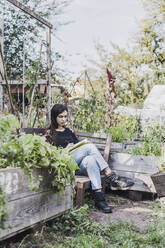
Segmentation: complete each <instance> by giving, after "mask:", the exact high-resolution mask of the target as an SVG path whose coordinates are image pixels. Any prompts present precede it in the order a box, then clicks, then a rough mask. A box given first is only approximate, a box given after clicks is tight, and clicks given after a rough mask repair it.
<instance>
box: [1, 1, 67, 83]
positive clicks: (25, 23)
mask: <svg viewBox="0 0 165 248" xmlns="http://www.w3.org/2000/svg"><path fill="white" fill-rule="evenodd" d="M69 2H70V1H68V0H56V1H54V0H50V1H49V2H48V1H47V0H42V1H41V0H37V1H36V0H20V3H22V4H24V5H25V6H27V7H29V8H30V9H32V10H33V11H34V12H36V13H37V14H39V15H40V16H41V17H44V18H46V19H49V18H50V19H51V21H53V20H54V18H51V17H52V16H53V17H55V16H56V18H55V22H54V23H52V24H53V30H52V31H53V32H54V31H55V30H57V29H58V28H59V27H61V25H64V24H63V23H62V22H60V24H59V22H58V21H57V19H58V15H59V14H61V13H62V11H63V9H64V8H65V7H66V6H67V5H68V4H69ZM0 15H1V16H2V17H1V18H2V19H3V20H4V56H5V63H6V70H7V74H8V77H9V78H10V79H18V78H22V73H23V57H24V56H23V50H24V47H25V61H26V65H25V66H26V69H27V68H28V67H29V66H30V65H31V64H32V62H33V61H34V60H36V58H37V57H38V56H37V54H36V53H37V52H38V53H39V45H41V44H42V49H41V50H42V54H43V57H45V52H46V45H45V43H46V42H45V37H43V31H45V26H44V25H43V24H42V23H40V22H39V21H37V20H36V19H34V18H31V17H30V16H29V15H27V14H25V13H24V12H23V11H21V10H19V9H18V8H16V7H15V6H13V5H12V4H11V3H8V1H1V2H0ZM53 32H52V33H53ZM38 41H39V42H38ZM37 42H38V44H37ZM24 43H25V46H24ZM44 50H45V51H44ZM54 56H55V57H56V59H59V58H61V56H60V55H59V54H58V53H55V54H54ZM43 60H44V59H43ZM45 62H46V61H44V62H43V63H45Z"/></svg>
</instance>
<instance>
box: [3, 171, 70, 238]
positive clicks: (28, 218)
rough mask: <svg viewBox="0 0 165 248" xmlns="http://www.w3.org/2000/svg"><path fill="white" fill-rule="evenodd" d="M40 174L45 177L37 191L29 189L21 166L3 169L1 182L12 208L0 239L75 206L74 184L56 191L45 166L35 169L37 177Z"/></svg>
mask: <svg viewBox="0 0 165 248" xmlns="http://www.w3.org/2000/svg"><path fill="white" fill-rule="evenodd" d="M39 174H42V175H43V176H44V178H43V179H44V180H43V183H42V184H41V186H40V188H39V190H38V191H35V192H34V191H31V190H30V189H29V187H28V181H27V177H26V175H24V172H23V170H22V169H20V168H6V169H0V184H1V185H2V188H3V189H4V191H5V192H6V194H7V207H8V210H9V216H8V218H7V221H6V229H5V230H3V231H2V232H1V234H0V240H2V239H5V238H7V237H9V236H12V235H14V234H16V233H17V232H20V231H21V230H25V229H27V228H29V227H30V226H31V225H34V224H36V223H38V222H40V221H46V220H48V219H51V218H54V217H55V216H56V215H59V214H62V213H63V212H64V211H66V210H68V209H70V208H71V207H72V206H73V199H72V186H71V185H70V184H67V185H66V187H65V192H64V194H57V193H55V192H54V191H53V190H52V188H51V185H50V181H51V180H50V177H51V175H49V174H47V175H46V170H36V171H35V172H34V175H35V177H37V176H38V175H39ZM58 196H59V202H58ZM8 226H11V228H8Z"/></svg>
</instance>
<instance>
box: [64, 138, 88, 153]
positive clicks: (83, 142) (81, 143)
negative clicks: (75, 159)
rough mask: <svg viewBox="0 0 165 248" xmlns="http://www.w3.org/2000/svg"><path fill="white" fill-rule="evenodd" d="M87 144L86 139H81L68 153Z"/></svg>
mask: <svg viewBox="0 0 165 248" xmlns="http://www.w3.org/2000/svg"><path fill="white" fill-rule="evenodd" d="M87 143H88V140H87V139H83V140H81V141H80V142H78V143H76V144H74V145H73V146H72V147H71V148H70V149H69V150H68V151H69V152H72V151H75V150H76V149H77V148H79V147H80V146H82V145H85V144H87Z"/></svg>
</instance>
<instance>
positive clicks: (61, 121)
mask: <svg viewBox="0 0 165 248" xmlns="http://www.w3.org/2000/svg"><path fill="white" fill-rule="evenodd" d="M67 120H68V112H67V111H66V110H65V111H63V112H62V113H61V114H59V115H58V116H57V119H56V121H57V124H58V127H63V126H65V125H66V123H67Z"/></svg>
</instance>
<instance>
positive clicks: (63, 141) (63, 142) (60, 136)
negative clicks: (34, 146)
mask: <svg viewBox="0 0 165 248" xmlns="http://www.w3.org/2000/svg"><path fill="white" fill-rule="evenodd" d="M47 140H48V141H49V142H50V143H51V144H52V145H55V146H57V147H63V148H65V147H66V146H67V145H68V144H69V143H74V144H76V143H77V142H78V141H79V140H78V139H77V137H76V135H75V134H74V133H73V132H72V131H71V130H70V129H69V128H65V130H64V131H62V132H61V131H55V134H54V135H49V136H47Z"/></svg>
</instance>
